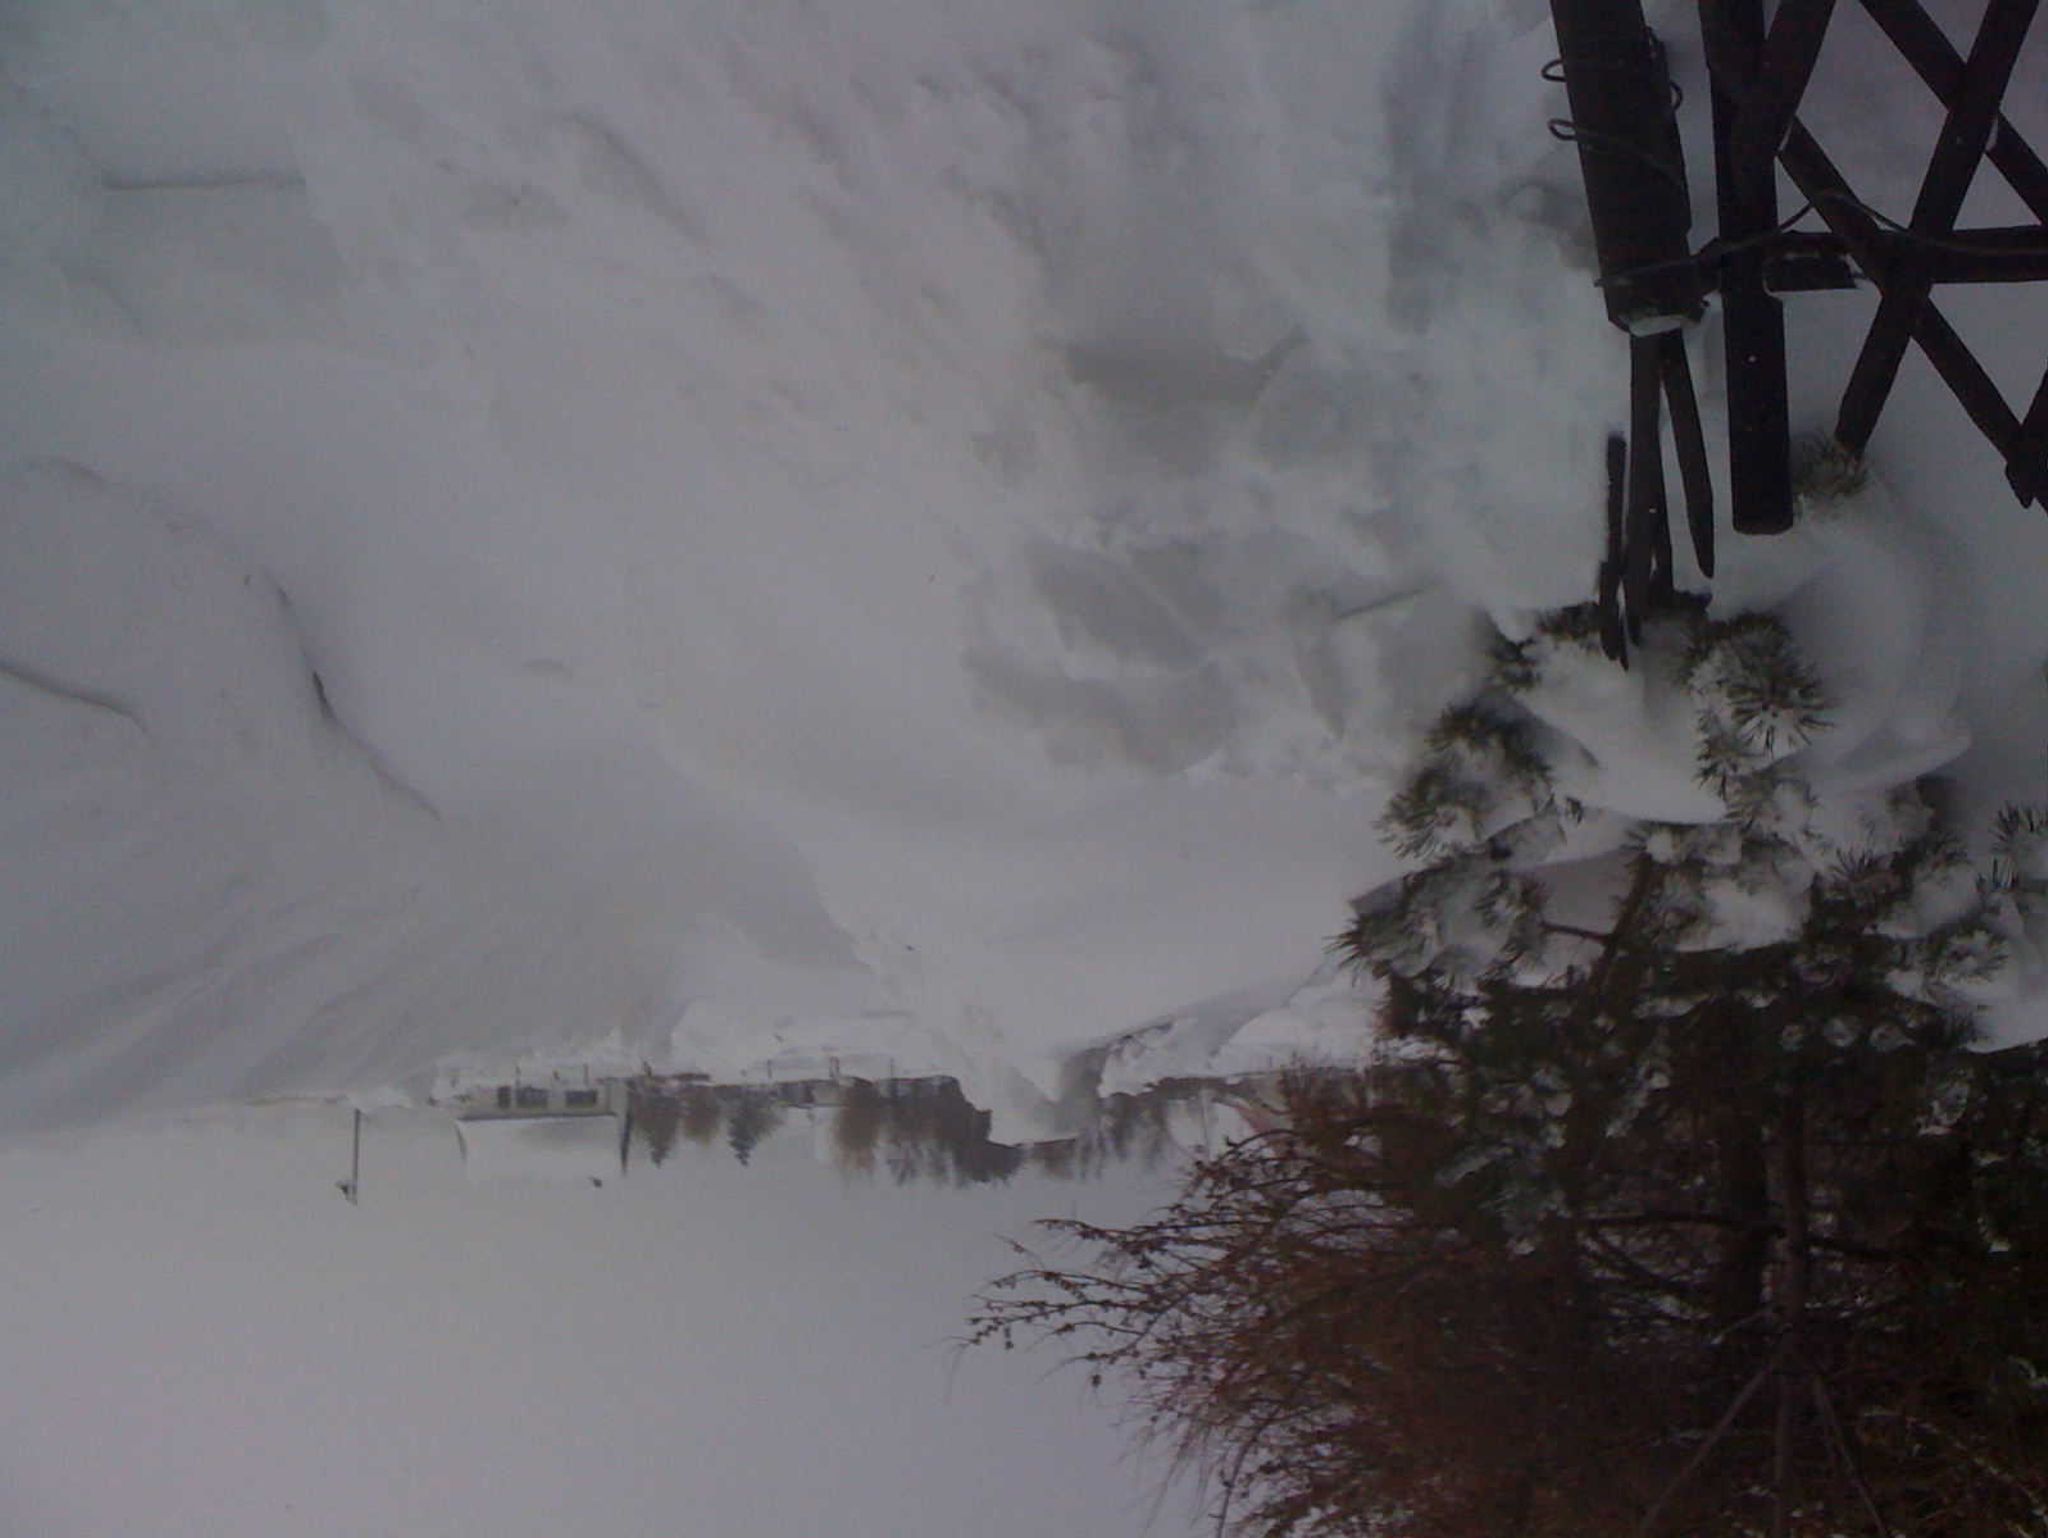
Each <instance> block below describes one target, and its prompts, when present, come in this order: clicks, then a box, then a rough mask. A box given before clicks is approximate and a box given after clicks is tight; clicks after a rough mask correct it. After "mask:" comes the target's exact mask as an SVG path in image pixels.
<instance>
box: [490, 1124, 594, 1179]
mask: <svg viewBox="0 0 2048 1538" xmlns="http://www.w3.org/2000/svg"><path fill="white" fill-rule="evenodd" d="M455 1130H456V1134H457V1136H459V1137H460V1139H461V1140H462V1167H463V1170H464V1172H465V1173H466V1174H467V1175H468V1176H469V1178H470V1179H471V1180H478V1181H482V1180H525V1181H543V1182H547V1183H549V1184H555V1185H560V1184H565V1183H575V1182H579V1181H580V1182H588V1181H593V1180H596V1181H603V1180H607V1179H613V1180H615V1179H617V1178H618V1175H619V1133H620V1127H619V1118H618V1117H616V1116H533V1117H521V1116H506V1117H494V1118H492V1119H490V1120H488V1121H458V1122H457V1123H456V1124H455Z"/></svg>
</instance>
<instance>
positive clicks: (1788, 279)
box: [1764, 224, 2048, 294]
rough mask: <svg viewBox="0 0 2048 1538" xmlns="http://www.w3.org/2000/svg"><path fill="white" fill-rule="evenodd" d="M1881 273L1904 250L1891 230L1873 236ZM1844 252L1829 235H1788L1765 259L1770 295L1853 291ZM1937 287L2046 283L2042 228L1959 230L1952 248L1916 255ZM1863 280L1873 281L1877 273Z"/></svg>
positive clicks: (2046, 245) (2046, 229)
mask: <svg viewBox="0 0 2048 1538" xmlns="http://www.w3.org/2000/svg"><path fill="white" fill-rule="evenodd" d="M1874 240H1875V243H1876V246H1877V249H1878V250H1879V251H1880V252H1881V253H1882V259H1883V264H1884V271H1886V272H1890V271H1893V270H1894V269H1895V268H1896V267H1897V265H1898V263H1899V261H1900V259H1901V258H1902V256H1903V254H1904V250H1905V245H1906V242H1905V239H1904V237H1902V236H1901V235H1899V234H1898V232H1897V231H1895V230H1887V229H1883V228H1881V227H1879V228H1877V233H1876V235H1875V236H1874ZM1848 251H1849V248H1848V247H1847V246H1846V245H1844V244H1843V243H1842V238H1841V237H1840V236H1839V235H1836V234H1835V233H1833V232H1832V231H1823V230H1788V231H1787V232H1786V233H1785V234H1784V235H1783V236H1782V237H1781V238H1779V239H1778V240H1776V241H1774V242H1772V243H1771V246H1770V249H1769V251H1768V252H1767V253H1766V256H1765V262H1764V266H1765V274H1764V276H1765V280H1766V281H1767V282H1768V283H1769V284H1770V286H1771V292H1772V293H1774V294H1806V293H1814V292H1817V291H1821V290H1827V289H1840V288H1853V287H1854V286H1855V281H1856V280H1855V274H1854V273H1853V272H1851V271H1850V270H1849V267H1848V263H1847V261H1846V258H1847V256H1848ZM1922 255H1923V258H1924V260H1925V261H1926V263H1927V265H1928V267H1929V269H1930V270H1931V272H1932V275H1933V281H1934V283H1935V284H1936V285H1937V286H1939V285H1942V284H1948V283H2039V282H2043V281H2048V225H2038V224H2020V225H2003V226H1997V227H1990V228H1984V229H1974V230H1960V231H1958V232H1957V233H1956V236H1955V242H1954V244H1953V245H1952V246H1949V247H1945V248H1941V249H1935V250H1928V251H1924V252H1923V253H1922ZM1865 276H1867V277H1869V278H1871V279H1873V280H1875V278H1876V277H1877V274H1875V273H1868V274H1865Z"/></svg>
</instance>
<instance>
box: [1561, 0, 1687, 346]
mask: <svg viewBox="0 0 2048 1538" xmlns="http://www.w3.org/2000/svg"><path fill="white" fill-rule="evenodd" d="M1550 13H1551V19H1552V21H1553V22H1554V23H1555V24H1556V27H1557V48H1558V54H1559V64H1560V66H1561V67H1562V69H1563V72H1564V87H1565V94H1566V98H1567V100H1568V101H1569V103H1570V107H1571V118H1570V121H1569V130H1570V136H1571V138H1572V139H1573V140H1574V142H1576V144H1577V145H1578V150H1579V169H1580V172H1581V174H1582V175H1583V177H1584V179H1585V184H1586V205H1587V208H1588V211H1589V212H1590V213H1591V215H1592V220H1593V246H1594V250H1595V253H1596V255H1597V256H1598V259H1599V264H1600V286H1601V291H1602V293H1603V295H1604V296H1605V298H1606V301H1607V315H1608V319H1610V320H1612V321H1613V322H1614V324H1615V325H1617V326H1620V327H1622V328H1623V329H1624V330H1627V331H1631V332H1636V331H1646V330H1656V329H1659V328H1660V327H1661V326H1665V325H1679V324H1682V323H1684V322H1685V321H1689V320H1695V319H1697V318H1698V317H1699V315H1700V312H1701V311H1702V310H1703V309H1704V308H1705V304H1706V295H1705V292H1704V289H1703V288H1702V285H1701V282H1700V275H1699V271H1698V269H1697V267H1696V266H1695V265H1694V264H1693V262H1692V259H1691V258H1692V247H1691V245H1690V243H1689V241H1688V240H1687V233H1688V231H1689V230H1690V229H1691V227H1692V196H1691V194H1690V192H1689V191H1688V190H1687V188H1686V183H1685V158H1684V156H1683V154H1682V153H1681V152H1680V148H1679V143H1678V131H1677V120H1676V116H1675V114H1674V112H1673V106H1672V93H1671V77H1670V74H1669V72H1668V71H1667V69H1666V68H1665V64H1664V51H1663V48H1662V46H1661V45H1660V44H1659V43H1658V42H1657V39H1656V38H1655V37H1654V36H1653V35H1652V34H1651V32H1650V28H1649V25H1648V23H1646V22H1645V21H1644V20H1643V8H1642V4H1641V0H1551V6H1550Z"/></svg>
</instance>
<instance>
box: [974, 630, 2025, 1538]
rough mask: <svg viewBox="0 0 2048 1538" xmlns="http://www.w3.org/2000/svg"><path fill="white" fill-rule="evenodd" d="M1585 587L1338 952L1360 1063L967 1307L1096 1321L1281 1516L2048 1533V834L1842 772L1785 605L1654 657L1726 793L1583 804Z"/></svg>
mask: <svg viewBox="0 0 2048 1538" xmlns="http://www.w3.org/2000/svg"><path fill="white" fill-rule="evenodd" d="M1597 648H1598V635H1597V624H1596V622H1595V620H1594V618H1593V617H1592V616H1590V615H1589V614H1586V613H1582V612H1568V613H1566V614H1562V615H1558V616H1554V617H1552V618H1551V619H1550V620H1549V621H1548V622H1546V623H1545V624H1544V625H1542V626H1540V627H1539V628H1538V629H1537V631H1536V632H1535V633H1534V634H1533V635H1532V636H1531V637H1529V638H1528V639H1527V640H1525V641H1522V642H1519V643H1516V644H1512V645H1510V644H1505V643H1504V644H1502V645H1501V646H1500V648H1499V649H1498V652H1497V655H1496V658H1495V666H1494V668H1493V670H1492V674H1491V677H1490V678H1489V680H1488V682H1487V685H1486V687H1485V688H1483V689H1482V690H1481V691H1480V692H1479V693H1478V694H1476V695H1475V696H1474V697H1473V698H1472V699H1469V700H1466V701H1463V702H1460V703H1459V704H1458V705H1456V706H1454V707H1453V708H1452V709H1451V710H1449V711H1447V712H1446V713H1445V715H1444V717H1443V718H1442V720H1441V721H1440V722H1439V723H1438V725H1437V727H1436V729H1435V730H1434V731H1433V732H1432V733H1431V734H1430V735H1429V737H1428V738H1427V740H1426V741H1425V742H1424V743H1423V745H1422V749H1421V752H1420V754H1419V756H1418V759H1417V762H1416V764H1415V766H1414V769H1413V772H1412V773H1411V774H1410V775H1409V777H1408V778H1407V780H1406V781H1405V783H1403V784H1402V786H1401V787H1400V788H1399V790H1398V791H1397V793H1396V794H1395V795H1394V796H1393V797H1392V799H1391V801H1390V803H1389V809H1388V812H1387V816H1386V822H1385V829H1384V831H1385V833H1386V835H1387V837H1388V839H1389V841H1390V842H1391V843H1392V844H1393V845H1394V846H1395V847H1396V848H1397V849H1398V850H1399V851H1400V852H1401V853H1403V854H1404V855H1405V856H1407V857H1408V858H1409V859H1411V860H1413V861H1415V862H1416V864H1415V867H1414V868H1413V869H1412V870H1410V871H1409V872H1408V873H1407V874H1406V875H1404V876H1402V877H1401V878H1399V879H1398V880H1396V881H1394V882H1391V883H1389V884H1388V885H1387V886H1386V887H1384V888H1382V889H1380V890H1378V891H1376V892H1373V893H1371V894H1368V895H1367V896H1366V897H1364V898H1361V899H1360V900H1359V901H1358V903H1357V904H1356V905H1355V910H1354V914H1353V918H1352V923H1351V924H1350V926H1349V928H1348V929H1347V930H1346V931H1345V933H1344V934H1343V935H1342V936H1340V938H1339V940H1338V941H1337V942H1335V943H1336V946H1337V948H1338V949H1339V950H1340V951H1341V952H1342V953H1343V955H1344V956H1345V957H1346V958H1347V959H1348V960H1349V961H1350V963H1351V964H1352V965H1353V966H1355V967H1356V968H1357V969H1358V970H1359V972H1360V973H1361V974H1363V975H1365V976H1366V977H1368V978H1369V979H1370V980H1371V985H1372V986H1373V987H1374V988H1375V989H1377V990H1378V993H1379V998H1380V1006H1379V1007H1380V1047H1379V1050H1378V1051H1377V1053H1376V1054H1375V1059H1374V1061H1373V1062H1372V1064H1371V1065H1370V1066H1369V1067H1368V1068H1367V1069H1365V1070H1364V1071H1362V1072H1361V1073H1359V1074H1358V1075H1355V1076H1352V1077H1350V1078H1348V1079H1347V1078H1342V1077H1340V1078H1337V1079H1334V1080H1333V1079H1329V1078H1316V1079H1310V1078H1306V1077H1299V1078H1297V1080H1296V1081H1295V1082H1293V1083H1291V1084H1290V1086H1289V1087H1288V1090H1287V1094H1286V1101H1287V1110H1288V1117H1287V1124H1286V1125H1285V1127H1284V1128H1283V1129H1282V1130H1279V1131H1276V1132H1273V1133H1270V1134H1266V1135H1262V1136H1260V1137H1258V1138H1254V1139H1252V1140H1249V1141H1247V1142H1244V1143H1240V1144H1238V1145H1235V1146H1234V1147H1232V1148H1231V1149H1228V1150H1226V1151H1225V1152H1224V1153H1222V1154H1221V1155H1218V1156H1216V1157H1214V1158H1211V1159H1207V1160H1204V1161H1201V1162H1199V1163H1198V1164H1197V1165H1196V1167H1195V1169H1194V1171H1193V1172H1192V1174H1191V1175H1190V1177H1189V1180H1188V1183H1187V1185H1186V1187H1185V1189H1184V1191H1183V1194H1182V1196H1181V1198H1180V1199H1179V1200H1178V1201H1177V1202H1176V1203H1175V1204H1173V1205H1172V1206H1171V1207H1170V1208H1169V1209H1167V1210H1166V1211H1165V1212H1164V1213H1163V1214H1161V1215H1159V1216H1157V1217H1155V1218H1154V1219H1150V1220H1148V1221H1147V1222H1145V1223H1142V1224H1138V1225H1135V1226H1133V1227H1131V1228H1127V1229H1114V1228H1101V1227H1094V1226H1090V1225H1085V1224H1078V1223H1055V1224H1052V1225H1049V1226H1050V1227H1051V1228H1052V1229H1053V1231H1055V1232H1056V1233H1059V1234H1062V1235H1064V1236H1065V1237H1066V1238H1068V1239H1069V1240H1072V1241H1075V1242H1078V1243H1079V1244H1080V1246H1081V1247H1082V1249H1083V1251H1084V1253H1085V1255H1086V1256H1087V1257H1088V1258H1087V1260H1086V1261H1085V1262H1084V1263H1082V1264H1078V1265H1062V1264H1054V1263H1047V1262H1043V1261H1037V1260H1035V1259H1034V1260H1033V1261H1032V1263H1031V1264H1029V1265H1027V1266H1026V1267H1025V1269H1023V1270H1021V1271H1019V1272H1016V1273H1014V1274H1013V1275H1012V1276H1010V1277H1007V1278H1004V1279H1002V1280H1001V1281H999V1282H998V1283H997V1284H996V1285H995V1287H994V1288H992V1289H991V1290H990V1291H989V1292H988V1293H987V1294H985V1295H984V1297H983V1299H982V1304H981V1311H980V1312H979V1313H978V1314H977V1316H976V1319H975V1328H976V1336H977V1338H980V1339H985V1340H1003V1341H1005V1342H1007V1341H1008V1340H1009V1339H1010V1338H1011V1337H1012V1336H1013V1335H1014V1334H1015V1333H1016V1332H1018V1331H1020V1330H1021V1331H1023V1332H1024V1333H1025V1334H1027V1335H1031V1334H1037V1335H1042V1336H1050V1337H1052V1338H1055V1339H1059V1340H1063V1341H1067V1342H1069V1343H1070V1345H1071V1346H1072V1347H1073V1348H1074V1349H1075V1350H1076V1354H1077V1355H1078V1357H1079V1358H1080V1360H1082V1361H1084V1362H1085V1363H1087V1364H1088V1365H1089V1367H1090V1370H1091V1371H1093V1372H1096V1373H1102V1372H1114V1373H1117V1374H1118V1375H1120V1376H1122V1377H1123V1378H1124V1379H1125V1381H1126V1383H1127V1386H1129V1387H1130V1388H1131V1391H1132V1394H1133V1398H1134V1401H1135V1403H1136V1404H1137V1406H1138V1409H1139V1413H1140V1415H1141V1417H1142V1418H1143V1421H1144V1423H1145V1425H1146V1427H1147V1429H1148V1430H1149V1431H1151V1432H1152V1433H1153V1434H1154V1435H1157V1436H1161V1437H1163V1438H1165V1439H1166V1441H1167V1442H1168V1444H1169V1445H1170V1446H1171V1447H1172V1448H1173V1449H1174V1450H1175V1451H1176V1452H1178V1453H1179V1454H1180V1455H1181V1456H1182V1458H1183V1459H1184V1460H1186V1461H1188V1462H1190V1463H1192V1464H1194V1465H1195V1466H1196V1467H1198V1468H1200V1469H1202V1470H1204V1471H1206V1472H1208V1473H1209V1474H1211V1475H1212V1476H1214V1477H1215V1478H1216V1479H1217V1480H1218V1481H1219V1491H1220V1498H1219V1513H1220V1515H1222V1516H1223V1517H1224V1518H1225V1519H1226V1521H1227V1523H1229V1524H1232V1525H1235V1526H1236V1527H1237V1529H1238V1530H1240V1531H1242V1532H1245V1533H1255V1534H1260V1535H1262V1538H1279V1535H1296V1534H1299V1535H1314V1538H1325V1535H1327V1538H1338V1535H1343V1538H1365V1535H1372V1538H1390V1535H1399V1538H1425V1535H1427V1538H1436V1535H1449V1534H1464V1533H1473V1532H1485V1533H1489V1534H1500V1535H1517V1534H1526V1535H1551V1534H1556V1535H1560V1538H1562V1535H1565V1534H1570V1535H1572V1538H1606V1535H1610V1534H1611V1535H1617V1538H1618V1535H1620V1534H1630V1535H1634V1538H1646V1535H1649V1534H1652V1533H1661V1534H1678V1533H1687V1534H1697V1535H1701V1538H1723V1535H1725V1538H1736V1535H1752V1534H1763V1533H1767V1532H1768V1533H1773V1534H1776V1535H1781V1538H1793V1535H1800V1538H1820V1535H1834V1534H1837V1533H1848V1532H1892V1533H1898V1534H1907V1533H1911V1534H1915V1535H1919V1538H1993V1535H2003V1538H2044V1535H2048V1093H2044V1091H2043V1087H2042V1083H2043V1081H2042V1076H2041V1066H2042V1063H2043V1060H2044V1054H2043V1053H2042V1052H2040V1051H2038V1050H2027V1051H2020V1052H2013V1053H2006V1054H2000V1055H1986V1054H1983V1053H1981V1052H1977V1051H1974V1050H1972V1046H1973V1036H1974V1029H1975V1017H1976V1013H1977V1009H1978V1006H1979V1005H1980V1003H1981V1002H1982V1001H1983V1000H1985V999H1986V998H1988V997H1991V996H1993V994H1994V992H1995V990H1996V989H1997V988H1999V987H2000V986H2004V985H2005V984H2007V983H2009V981H2010V980H2011V978H2012V976H2013V975H2014V973H2015V972H2016V971H2017V970H2024V969H2026V968H2028V967H2029V966H2032V965H2034V964H2035V963H2034V960H2033V958H2036V957H2038V954H2039V952H2038V940H2039V938H2040V935H2041V932H2042V929H2043V921H2044V919H2048V820H2044V819H2043V817H2042V816H2040V815H2039V814H2036V813H2030V812H2026V811H2019V810H2015V811H2012V812H2009V813H2007V814H2006V815H2005V816H2004V817H2002V818H2001V819H2000V821H1999V823H1998V826H1997V828H1996V829H1995V830H1994V836H1993V839H1992V849H1991V854H1992V858H1991V861H1990V863H1989V866H1988V869H1985V870H1984V871H1982V872H1981V873H1980V872H1979V870H1978V869H1977V868H1976V867H1974V866H1973V865H1972V863H1971V862H1970V860H1969V859H1968V858H1967V857H1966V853H1965V850H1964V849H1963V847H1962V845H1961V843H1960V842H1959V841H1958V839H1957V838H1956V837H1955V836H1954V835H1953V833H1952V832H1951V830H1950V828H1949V826H1948V818H1947V815H1946V812H1945V807H1944V800H1943V797H1942V796H1941V794H1940V793H1939V790H1938V788H1937V787H1934V786H1931V785H1907V786H1901V787H1895V788H1892V789H1889V790H1881V791H1860V792H1856V793H1854V794H1847V793H1835V792H1832V791H1824V790H1823V789H1820V788H1817V787H1816V786H1815V785H1814V784H1812V783H1811V782H1810V780H1809V779H1808V777H1807V775H1806V773H1805V769H1804V765H1805V763H1806V761H1807V760H1806V759H1805V758H1804V757H1803V756H1802V753H1803V750H1804V749H1805V748H1807V747H1808V746H1809V745H1810V744H1812V743H1814V742H1815V741H1817V740H1818V738H1819V737H1820V736H1821V734H1823V733H1824V732H1825V730H1826V725H1827V722H1826V717H1827V702H1826V700H1825V698H1824V694H1823V691H1822V689H1821V688H1820V686H1819V683H1818V681H1817V680H1816V678H1815V677H1814V675H1813V674H1812V672H1811V670H1810V669H1808V668H1807V667H1806V665H1805V664H1804V663H1803V662H1802V660H1801V659H1800V657H1799V655H1798V652H1797V650H1796V648H1795V647H1794V646H1793V644H1792V642H1791V640H1790V638H1789V636H1788V635H1787V633H1786V632H1785V630H1784V629H1783V627H1782V626H1780V625H1779V624H1778V623H1777V622H1776V621H1775V620H1773V619H1770V618H1768V617H1764V616H1748V617H1744V618H1741V619H1737V620H1733V621H1726V622H1721V621H1712V620H1709V619H1708V618H1707V617H1706V616H1705V615H1704V614H1701V613H1697V612H1692V611H1680V612H1679V613H1676V614H1674V615H1670V616H1667V617H1665V618H1663V619H1662V620H1660V621H1658V622H1656V623H1655V624H1654V625H1653V626H1652V633H1651V634H1649V635H1648V636H1647V637H1646V644H1645V646H1644V647H1643V649H1642V650H1641V651H1640V652H1639V653H1638V657H1637V665H1636V668H1635V670H1634V673H1633V674H1632V675H1630V678H1631V680H1633V681H1632V682H1631V683H1630V685H1629V687H1639V688H1641V689H1643V690H1644V691H1645V693H1644V695H1643V696H1642V699H1643V700H1644V701H1645V702H1646V703H1645V705H1644V709H1645V712H1646V714H1647V715H1649V716H1652V717H1654V718H1656V719H1658V720H1661V721H1663V722H1666V723H1670V722H1673V721H1675V722H1677V723H1678V729H1679V731H1680V733H1681V735H1682V745H1683V747H1684V749H1685V751H1686V752H1687V753H1689V755H1690V758H1691V760H1692V767H1693V771H1694V774H1695V776H1696V780H1697V787H1698V790H1699V791H1700V792H1701V793H1702V794H1699V795H1697V796H1696V797H1695V801H1694V806H1695V809H1696V810H1697V811H1698V813H1699V815H1698V816H1697V817H1696V819H1695V820H1693V821H1688V822H1676V821H1661V822H1660V821H1652V820H1645V819H1641V818H1631V817H1626V816H1622V815H1619V814H1617V813H1616V812H1615V811H1614V810H1613V809H1612V808H1611V807H1603V806H1601V805H1599V804H1598V803H1597V801H1595V800H1593V799H1591V797H1590V795H1589V792H1590V791H1597V790H1599V789H1600V788H1601V786H1602V784H1603V782H1602V780H1601V778H1600V774H1599V768H1600V766H1599V765H1598V764H1597V762H1593V761H1592V757H1593V756H1592V755H1591V754H1590V753H1588V752H1587V750H1586V748H1585V745H1584V744H1583V743H1582V742H1580V741H1576V740H1574V738H1573V736H1572V735H1571V733H1570V732H1569V731H1568V730H1567V729H1566V724H1562V723H1568V722H1569V721H1570V720H1571V719H1572V711H1573V709H1574V708H1576V705H1577V703H1578V702H1579V701H1581V700H1582V699H1583V698H1585V697H1586V696H1587V695H1588V694H1590V693H1597V692H1598V691H1599V690H1601V689H1604V688H1606V687H1608V682H1607V680H1608V679H1609V678H1610V677H1611V676H1612V675H1610V674H1607V673H1601V674H1599V675H1597V676H1595V675H1593V674H1592V673H1590V672H1589V670H1591V669H1606V668H1607V666H1608V665H1607V664H1605V663H1604V662H1603V661H1601V660H1599V658H1598V655H1597Z"/></svg>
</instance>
